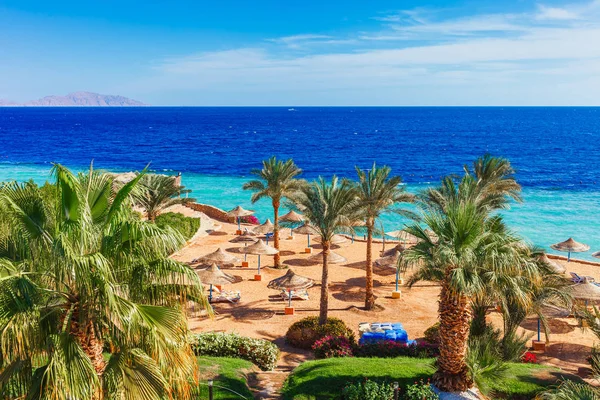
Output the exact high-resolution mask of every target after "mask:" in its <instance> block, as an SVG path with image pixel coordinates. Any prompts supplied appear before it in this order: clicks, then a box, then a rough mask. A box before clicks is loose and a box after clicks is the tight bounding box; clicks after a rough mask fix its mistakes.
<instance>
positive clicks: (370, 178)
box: [356, 163, 413, 310]
mask: <svg viewBox="0 0 600 400" xmlns="http://www.w3.org/2000/svg"><path fill="white" fill-rule="evenodd" d="M391 171H392V169H391V168H390V167H388V166H383V167H377V165H376V164H375V163H373V167H372V168H371V170H369V171H363V170H361V169H360V168H358V167H356V173H357V174H358V183H357V185H356V187H357V195H358V201H357V207H358V208H359V210H360V213H361V214H362V219H363V221H364V222H365V227H366V229H367V262H366V267H365V269H366V275H367V276H366V284H365V291H366V294H365V309H367V310H371V309H373V306H374V305H375V296H374V295H373V251H372V246H373V231H374V230H375V223H376V222H377V220H378V219H379V217H381V215H382V214H384V213H386V212H390V211H392V207H393V206H394V205H396V204H397V203H401V202H411V201H412V200H413V196H412V195H411V194H409V193H406V192H405V191H404V188H403V187H401V186H400V184H401V183H402V178H400V177H399V176H391V177H390V173H391ZM395 211H398V210H395Z"/></svg>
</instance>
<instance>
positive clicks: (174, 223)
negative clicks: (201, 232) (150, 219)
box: [155, 212, 200, 240]
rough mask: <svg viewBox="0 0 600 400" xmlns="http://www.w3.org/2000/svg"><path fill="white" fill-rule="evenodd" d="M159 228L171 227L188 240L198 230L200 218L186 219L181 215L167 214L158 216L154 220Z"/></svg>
mask: <svg viewBox="0 0 600 400" xmlns="http://www.w3.org/2000/svg"><path fill="white" fill-rule="evenodd" d="M155 223H156V225H158V226H159V227H161V228H166V227H167V226H168V227H171V228H173V229H175V230H176V231H179V233H181V235H183V237H184V238H185V239H186V240H188V239H190V238H191V237H192V236H194V234H195V233H196V232H197V231H198V229H200V218H192V217H186V216H185V215H183V214H179V213H173V212H168V213H164V214H161V215H159V216H158V217H156V220H155Z"/></svg>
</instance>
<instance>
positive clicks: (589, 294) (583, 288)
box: [571, 278, 600, 305]
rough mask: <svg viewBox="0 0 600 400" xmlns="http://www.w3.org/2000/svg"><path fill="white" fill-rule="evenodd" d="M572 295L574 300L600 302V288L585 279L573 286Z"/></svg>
mask: <svg viewBox="0 0 600 400" xmlns="http://www.w3.org/2000/svg"><path fill="white" fill-rule="evenodd" d="M571 294H572V295H573V298H574V299H577V300H585V302H586V305H587V302H588V301H600V287H598V286H597V285H595V284H593V283H592V282H590V281H589V280H588V279H587V278H583V282H582V283H578V284H576V285H573V286H571Z"/></svg>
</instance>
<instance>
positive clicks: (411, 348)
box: [354, 340, 439, 358]
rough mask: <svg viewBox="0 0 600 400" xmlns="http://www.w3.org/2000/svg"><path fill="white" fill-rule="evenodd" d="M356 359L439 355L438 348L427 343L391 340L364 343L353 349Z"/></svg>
mask: <svg viewBox="0 0 600 400" xmlns="http://www.w3.org/2000/svg"><path fill="white" fill-rule="evenodd" d="M354 355H355V356H356V357H382V358H393V357H399V356H406V357H417V358H430V357H437V356H438V355H439V350H438V347H437V346H435V345H432V344H430V343H427V342H417V343H415V344H409V345H407V344H404V343H401V342H395V341H393V340H382V341H378V342H375V343H365V344H361V345H358V346H356V348H355V349H354Z"/></svg>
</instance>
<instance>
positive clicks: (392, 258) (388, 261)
mask: <svg viewBox="0 0 600 400" xmlns="http://www.w3.org/2000/svg"><path fill="white" fill-rule="evenodd" d="M392 250H393V251H392V252H391V254H389V255H387V256H384V257H381V258H378V259H377V260H375V265H377V266H378V267H390V268H391V267H393V268H396V265H397V264H398V258H399V257H400V251H398V250H397V249H392Z"/></svg>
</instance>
